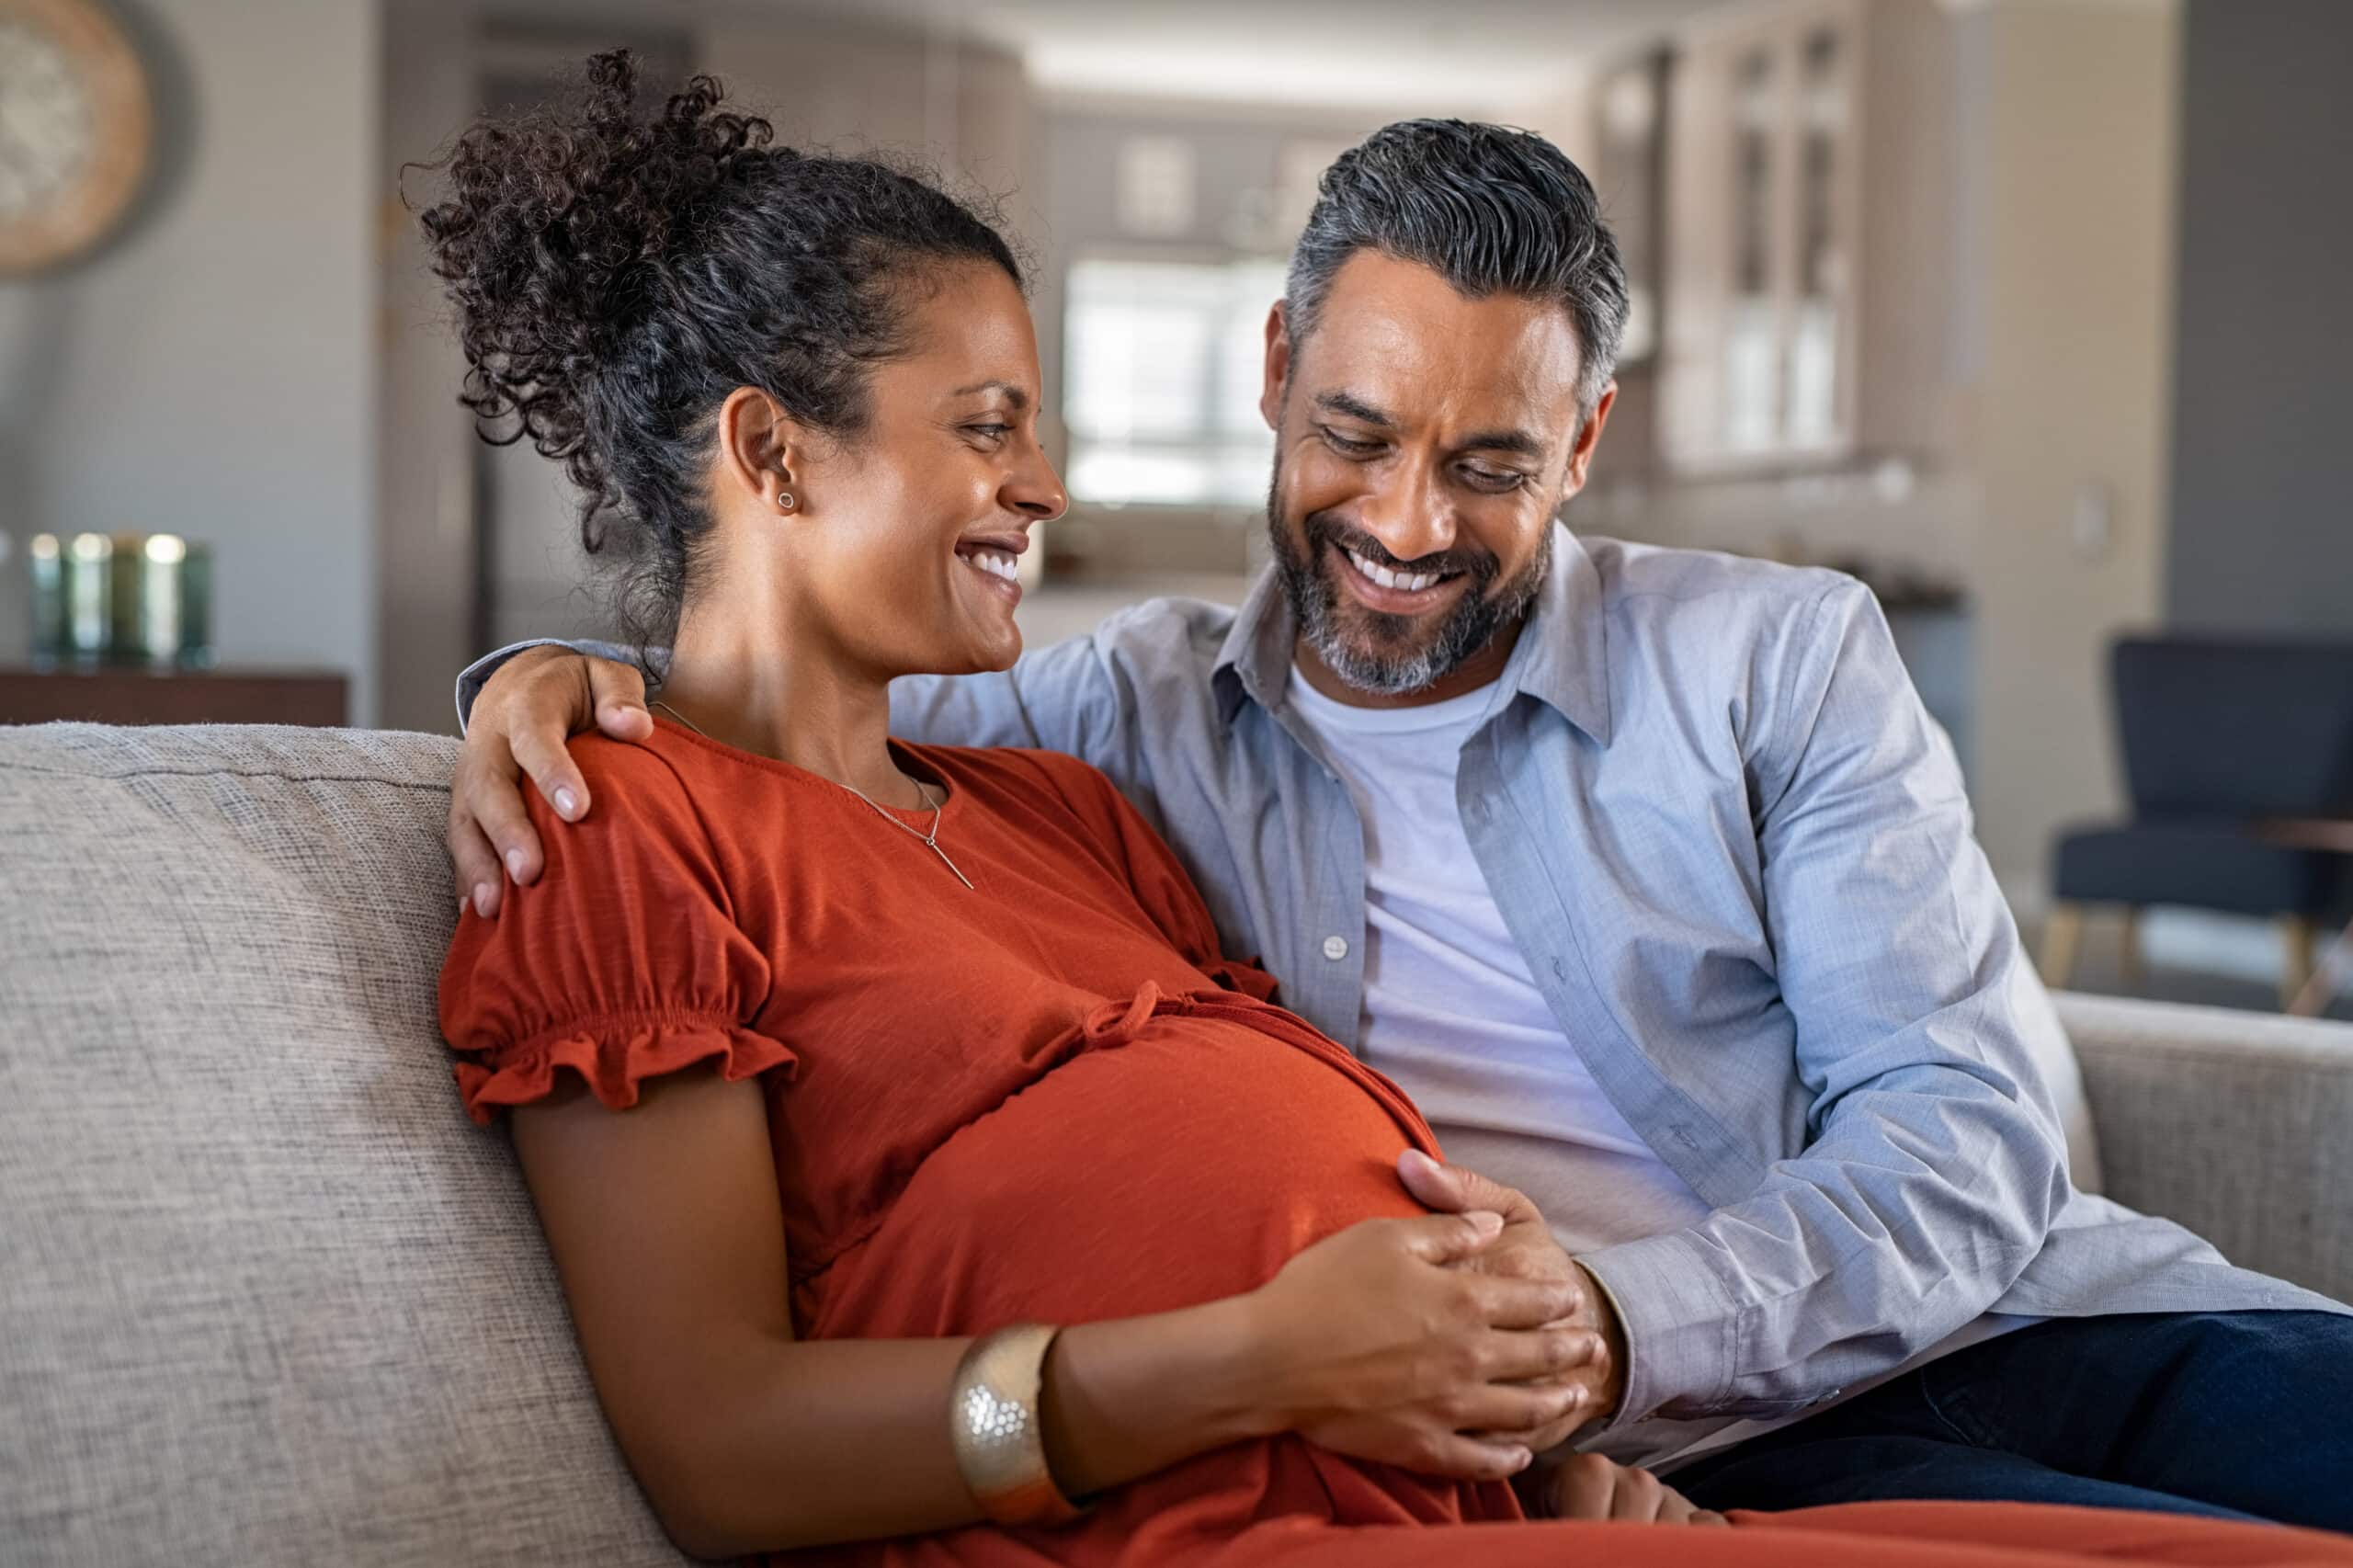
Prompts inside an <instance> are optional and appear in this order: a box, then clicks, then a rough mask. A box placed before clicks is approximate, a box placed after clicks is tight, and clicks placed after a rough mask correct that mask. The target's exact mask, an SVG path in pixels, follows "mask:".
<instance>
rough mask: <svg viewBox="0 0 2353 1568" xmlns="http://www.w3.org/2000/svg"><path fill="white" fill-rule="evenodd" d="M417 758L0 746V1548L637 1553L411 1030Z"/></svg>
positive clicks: (424, 823)
mask: <svg viewBox="0 0 2353 1568" xmlns="http://www.w3.org/2000/svg"><path fill="white" fill-rule="evenodd" d="M453 749H454V743H453V742H450V741H449V740H445V739H439V738H436V737H429V736H424V735H404V734H392V733H358V732H335V731H310V730H295V729H281V728H275V727H256V728H202V729H169V728H159V729H135V730H134V729H109V728H102V727H98V726H94V725H47V726H41V727H38V728H30V729H0V887H5V889H6V895H5V897H0V1021H5V1033H4V1034H0V1559H5V1561H6V1562H7V1563H9V1564H10V1565H11V1568H17V1565H28V1564H50V1563H65V1562H74V1563H85V1562H86V1563H109V1564H114V1563H142V1562H155V1563H165V1562H168V1563H173V1564H190V1563H224V1564H226V1563H235V1564H273V1563H287V1564H294V1563H302V1564H313V1563H321V1562H363V1563H369V1564H411V1563H413V1564H417V1565H419V1568H424V1565H426V1564H433V1565H439V1564H446V1563H455V1562H465V1563H475V1564H501V1563H526V1562H530V1563H547V1562H566V1563H574V1562H577V1563H588V1562H594V1563H597V1564H600V1565H607V1564H638V1563H644V1564H675V1563H678V1562H685V1561H687V1560H686V1559H685V1558H683V1557H682V1556H681V1555H680V1554H679V1553H678V1552H676V1551H675V1550H674V1549H672V1548H671V1547H670V1545H669V1544H668V1542H667V1541H666V1540H665V1538H664V1537H663V1535H662V1533H661V1531H660V1530H659V1528H657V1526H656V1525H655V1523H654V1518H653V1517H652V1515H651V1513H650V1511H649V1510H648V1509H647V1507H646V1506H645V1504H644V1502H643V1499H642V1495H641V1494H640V1493H639V1492H638V1490H637V1488H636V1486H635V1484H634V1483H632V1481H631V1478H630V1475H629V1473H628V1471H627V1470H626V1468H625V1467H624V1466H623V1464H622V1462H621V1460H620V1456H619V1453H618V1452H617V1450H616V1449H615V1447H614V1445H613V1443H612V1441H611V1438H610V1436H609V1434H608V1431H607V1429H606V1427H605V1426H604V1423H603V1420H602V1418H601V1415H600V1414H599V1412H598V1409H597V1403H596V1401H595V1396H594V1393H593V1391H592V1390H591V1389H590V1387H589V1384H588V1381H587V1378H586V1375H585V1371H584V1369H583V1368H582V1365H581V1361H580V1358H579V1354H578V1351H577V1349H576V1347H575V1346H574V1341H573V1337H572V1331H571V1326H570V1323H569V1320H568V1318H567V1315H566V1313H565V1311H564V1306H563V1296H562V1294H561V1291H560V1290H559V1289H558V1286H557V1283H556V1280H555V1278H554V1273H553V1270H552V1268H551V1266H550V1263H549V1260H548V1256H547V1253H546V1249H545V1246H544V1244H543V1243H542V1241H541V1239H540V1232H539V1227H538V1224H537V1221H536V1220H535V1218H534V1216H533V1213H532V1210H531V1206H530V1201H529V1195H528V1193H527V1192H526V1191H525V1190H524V1188H523V1187H522V1184H521V1181H520V1179H519V1176H518V1175H517V1170H516V1167H515V1164H514V1161H513V1159H512V1156H511V1154H510V1153H509V1150H508V1148H507V1145H506V1141H505V1137H504V1135H503V1133H500V1132H497V1131H485V1130H483V1129H480V1128H477V1127H475V1126H474V1125H472V1123H471V1122H470V1121H468V1120H467V1119H466V1117H465V1116H464V1114H463V1112H462V1111H461V1110H460V1108H459V1103H458V1096H457V1089H456V1085H454V1084H453V1083H452V1081H451V1078H450V1073H449V1054H448V1052H447V1051H446V1050H445V1048H444V1047H443V1046H442V1044H441V1041H440V1040H439V1039H438V1036H437V1034H436V1032H435V1028H434V1023H433V1018H434V981H435V977H436V975H437V973H438V969H439V966H440V960H441V955H442V950H443V948H444V945H445V944H446V943H447V941H448V939H449V928H450V924H451V921H452V919H453V917H454V915H455V913H456V898H455V893H454V892H453V890H452V889H451V887H450V882H449V868H448V863H447V859H446V858H445V856H444V854H443V851H442V848H441V822H442V818H443V815H444V813H445V812H446V810H447V804H448V800H447V792H446V787H445V780H446V779H447V778H448V773H449V762H450V756H451V754H452V751H453Z"/></svg>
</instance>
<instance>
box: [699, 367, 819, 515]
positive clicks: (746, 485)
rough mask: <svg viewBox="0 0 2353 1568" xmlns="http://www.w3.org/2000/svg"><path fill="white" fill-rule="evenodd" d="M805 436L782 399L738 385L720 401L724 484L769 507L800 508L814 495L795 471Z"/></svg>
mask: <svg viewBox="0 0 2353 1568" xmlns="http://www.w3.org/2000/svg"><path fill="white" fill-rule="evenodd" d="M799 441H800V430H799V427H798V426H795V425H794V424H793V422H792V420H791V418H790V416H789V415H786V413H785V412H784V410H783V408H782V407H781V406H779V404H778V403H777V401H776V399H774V398H772V397H770V396H769V395H768V394H767V393H766V392H762V391H760V390H759V389H758V388H757V387H737V388H736V389H735V390H734V391H733V392H729V393H728V394H727V401H726V402H725V403H721V404H720V405H719V472H718V474H717V475H716V478H717V480H718V483H719V485H720V486H721V487H722V490H723V491H725V492H728V493H732V494H734V495H736V496H737V497H739V498H740V499H741V500H742V501H743V502H744V503H745V505H748V506H754V507H757V508H759V509H761V510H763V511H767V512H772V513H779V514H790V513H792V512H796V511H799V510H800V509H801V507H802V506H805V505H806V504H807V501H808V497H806V496H805V495H803V494H801V487H800V485H799V483H796V482H797V480H798V478H799V476H798V475H797V474H795V473H794V472H793V463H794V461H795V460H796V459H797V457H798V453H797V451H796V447H797V445H798V443H799Z"/></svg>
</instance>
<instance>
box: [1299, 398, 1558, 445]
mask: <svg viewBox="0 0 2353 1568" xmlns="http://www.w3.org/2000/svg"><path fill="white" fill-rule="evenodd" d="M1315 406H1316V407H1318V408H1322V409H1326V410H1329V411H1330V412H1331V413H1334V414H1345V415H1347V416H1348V417H1349V418H1351V419H1360V420H1362V421H1363V422H1364V423H1366V424H1367V425H1370V426H1374V427H1375V428H1377V429H1381V430H1393V429H1395V428H1396V427H1397V422H1396V421H1395V420H1393V419H1392V418H1390V417H1389V415H1386V414H1383V413H1382V412H1381V410H1380V409H1377V408H1375V407H1373V406H1372V404H1370V403H1367V402H1365V401H1364V399H1362V398H1360V397H1357V396H1354V395H1352V394H1350V393H1348V392H1320V393H1318V394H1317V395H1316V399H1315ZM1461 449H1462V450H1463V451H1466V452H1510V453H1513V454H1515V455H1516V456H1518V457H1523V458H1533V459H1535V460H1537V461H1539V462H1541V461H1543V460H1544V443H1543V442H1541V441H1540V440H1538V439H1537V438H1536V437H1533V436H1531V435H1529V433H1528V432H1527V431H1525V430H1481V431H1477V432H1475V433H1473V434H1472V435H1471V436H1469V437H1466V438H1464V439H1463V440H1462V442H1461Z"/></svg>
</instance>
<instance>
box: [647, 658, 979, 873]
mask: <svg viewBox="0 0 2353 1568" xmlns="http://www.w3.org/2000/svg"><path fill="white" fill-rule="evenodd" d="M646 706H647V707H649V708H659V709H660V710H662V711H663V712H665V713H667V714H668V715H670V717H671V718H673V719H676V721H677V722H679V723H681V724H684V725H685V726H686V727H687V728H688V729H689V730H692V731H693V732H694V733H696V734H698V735H701V736H702V738H703V739H704V740H710V734H709V733H707V732H706V731H705V730H704V729H703V727H702V726H701V725H700V724H698V723H696V722H694V721H693V720H692V719H689V718H688V717H687V716H686V715H685V714H684V713H681V712H679V711H678V710H676V709H675V708H673V707H671V706H670V705H669V704H668V703H666V702H665V701H663V700H662V699H660V698H658V697H657V698H654V699H652V700H651V701H650V702H648V703H647V704H646ZM909 782H911V783H913V784H914V785H915V793H917V794H919V795H921V796H922V797H923V803H924V804H925V805H926V806H929V807H930V808H931V831H930V832H929V833H924V832H922V831H920V830H918V829H916V828H912V827H909V826H908V825H907V824H905V823H903V822H901V821H900V820H899V819H898V818H897V817H894V816H892V814H891V813H890V812H888V811H886V810H884V809H883V808H882V807H881V806H880V805H876V804H875V801H874V800H873V798H872V797H871V796H870V795H868V794H867V792H866V791H865V790H861V789H859V788H858V786H857V785H855V784H844V785H843V786H842V788H843V789H845V790H848V791H849V792H850V793H851V794H853V795H855V796H857V797H858V799H859V800H861V801H865V802H866V803H867V804H868V805H869V806H872V807H873V809H874V814H875V815H876V816H878V817H881V819H882V820H883V821H884V822H887V823H889V824H891V825H892V827H895V828H897V829H898V830H899V831H900V832H901V833H904V834H905V835H907V836H908V837H910V838H914V839H918V840H920V841H922V844H923V846H924V847H925V848H926V849H928V850H930V851H931V852H932V853H933V854H934V855H937V856H938V857H939V863H940V864H941V865H943V866H945V867H947V868H948V869H949V870H951V871H955V872H956V880H957V881H960V882H961V883H963V884H964V885H965V887H967V888H970V889H972V892H979V891H980V890H979V889H978V888H973V887H972V878H970V877H968V876H966V875H965V874H964V873H963V872H962V871H961V870H960V869H958V868H957V865H956V862H955V861H953V860H950V859H949V858H948V851H947V850H945V849H942V848H941V847H940V846H939V819H940V817H941V816H942V815H944V814H945V813H946V812H947V810H948V802H947V801H946V800H944V799H943V800H939V801H934V800H933V799H932V798H931V786H930V785H928V784H926V783H925V782H924V781H923V780H922V779H920V778H915V779H911V780H909Z"/></svg>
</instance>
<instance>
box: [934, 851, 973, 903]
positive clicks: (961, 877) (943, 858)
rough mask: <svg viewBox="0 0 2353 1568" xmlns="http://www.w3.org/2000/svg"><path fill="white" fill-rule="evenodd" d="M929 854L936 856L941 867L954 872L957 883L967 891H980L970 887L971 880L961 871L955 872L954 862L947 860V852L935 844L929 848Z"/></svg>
mask: <svg viewBox="0 0 2353 1568" xmlns="http://www.w3.org/2000/svg"><path fill="white" fill-rule="evenodd" d="M931 852H932V853H933V854H934V855H937V856H938V857H939V863H940V864H941V865H943V866H945V867H947V868H948V869H949V870H951V871H956V880H957V881H960V882H961V883H963V884H964V886H965V887H966V888H967V889H969V890H970V891H972V892H980V891H981V890H980V889H978V888H976V887H973V886H972V878H970V877H968V876H966V875H965V874H964V873H963V872H961V871H958V870H956V862H955V861H953V860H950V859H949V858H948V851H947V850H945V849H942V848H941V847H940V846H938V845H937V844H935V845H933V846H931Z"/></svg>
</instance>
